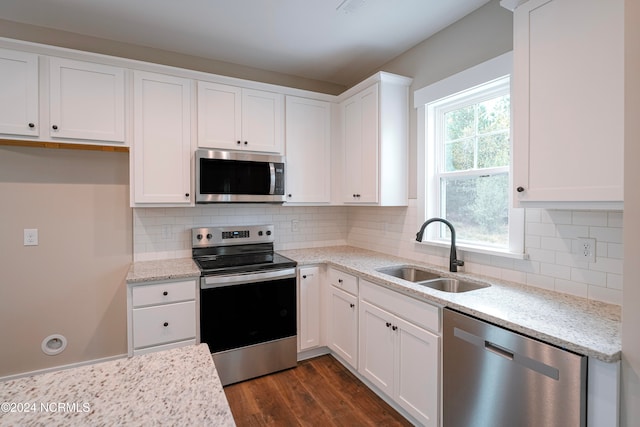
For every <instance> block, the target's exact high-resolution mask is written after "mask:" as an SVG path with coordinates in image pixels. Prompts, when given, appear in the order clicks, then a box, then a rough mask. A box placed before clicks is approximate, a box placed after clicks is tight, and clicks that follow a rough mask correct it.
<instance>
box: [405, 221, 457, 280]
mask: <svg viewBox="0 0 640 427" xmlns="http://www.w3.org/2000/svg"><path fill="white" fill-rule="evenodd" d="M432 222H441V223H443V224H444V225H446V226H447V227H449V230H450V231H451V253H450V254H449V271H451V272H453V273H455V272H457V271H458V266H463V265H464V261H462V260H459V259H457V257H458V256H457V254H456V230H455V229H454V228H453V224H451V223H450V222H449V221H447V220H446V219H443V218H431V219H428V220H426V221H425V223H424V224H422V227H420V231H418V234H416V241H417V242H422V238H423V237H424V229H425V228H427V225H429V224H431V223H432Z"/></svg>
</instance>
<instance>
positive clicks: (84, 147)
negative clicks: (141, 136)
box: [0, 139, 129, 153]
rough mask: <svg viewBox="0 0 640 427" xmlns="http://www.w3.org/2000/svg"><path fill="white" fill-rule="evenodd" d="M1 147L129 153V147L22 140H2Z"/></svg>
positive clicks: (0, 141) (0, 140)
mask: <svg viewBox="0 0 640 427" xmlns="http://www.w3.org/2000/svg"><path fill="white" fill-rule="evenodd" d="M0 145H8V146H14V147H38V148H55V149H64V150H90V151H109V152H117V153H128V152H129V147H120V146H114V145H91V144H69V143H64V142H50V141H25V140H20V139H0Z"/></svg>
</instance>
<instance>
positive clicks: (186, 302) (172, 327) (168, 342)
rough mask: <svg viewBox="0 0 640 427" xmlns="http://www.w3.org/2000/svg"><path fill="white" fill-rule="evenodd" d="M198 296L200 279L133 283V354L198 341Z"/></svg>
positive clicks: (129, 300) (130, 287)
mask: <svg viewBox="0 0 640 427" xmlns="http://www.w3.org/2000/svg"><path fill="white" fill-rule="evenodd" d="M198 295H199V293H198V281H197V280H196V279H182V280H167V281H160V282H142V283H129V284H128V285H127V329H128V334H127V335H128V348H129V357H131V356H134V355H137V354H144V353H149V352H153V351H160V350H167V349H170V348H175V347H181V346H184V345H192V344H196V342H197V341H198V339H197V338H196V337H197V336H198V335H199V334H198V316H197V313H199V310H198V304H199V297H198Z"/></svg>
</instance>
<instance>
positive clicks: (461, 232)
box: [414, 54, 524, 258]
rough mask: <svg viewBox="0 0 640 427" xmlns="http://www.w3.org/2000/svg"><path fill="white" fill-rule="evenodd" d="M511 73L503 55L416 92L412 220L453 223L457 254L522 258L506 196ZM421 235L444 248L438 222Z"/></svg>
mask: <svg viewBox="0 0 640 427" xmlns="http://www.w3.org/2000/svg"><path fill="white" fill-rule="evenodd" d="M510 74H511V54H506V55H503V56H501V57H498V58H496V59H494V60H491V61H487V62H486V63H483V64H480V65H479V66H477V67H474V68H471V69H469V70H466V71H463V72H462V73H459V74H456V75H454V76H452V77H449V78H447V79H445V80H442V81H440V82H437V83H435V84H434V85H431V86H428V87H426V88H423V89H420V90H418V91H416V93H415V97H414V98H415V100H416V108H418V117H419V122H420V123H419V126H420V127H421V128H422V129H421V131H419V132H418V133H419V135H418V138H419V141H420V140H421V142H422V143H421V144H419V145H420V148H421V149H420V151H421V153H419V157H420V158H421V160H422V161H421V162H419V171H418V176H420V177H423V178H424V182H422V183H421V185H419V186H418V187H419V188H418V191H419V195H420V196H419V202H420V203H419V206H420V208H419V214H418V218H419V220H426V219H428V218H433V217H440V218H445V219H447V220H449V221H450V222H452V223H453V224H454V226H455V228H456V238H457V244H458V247H459V248H460V249H462V250H468V251H469V250H470V251H474V252H484V253H490V254H496V255H506V256H511V257H517V258H520V257H522V253H523V243H524V218H523V212H522V209H513V208H511V206H512V200H511V191H510V189H511V188H512V187H511V152H512V150H511V133H510V127H511V105H510V81H511V77H510ZM419 103H421V104H419ZM419 222H420V221H419ZM426 233H427V234H426V239H425V241H426V242H427V243H428V244H436V245H446V246H448V245H449V242H450V239H451V236H450V233H449V229H448V228H447V227H445V226H444V224H441V226H440V227H437V226H431V227H429V228H427V230H426Z"/></svg>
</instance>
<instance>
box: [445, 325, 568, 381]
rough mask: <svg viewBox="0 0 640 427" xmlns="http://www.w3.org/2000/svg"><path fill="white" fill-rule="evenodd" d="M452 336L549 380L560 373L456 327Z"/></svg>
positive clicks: (537, 361) (557, 376) (553, 368)
mask: <svg viewBox="0 0 640 427" xmlns="http://www.w3.org/2000/svg"><path fill="white" fill-rule="evenodd" d="M453 335H454V336H455V337H456V338H460V339H461V340H463V341H466V342H468V343H469V344H473V345H475V346H476V347H480V348H484V349H485V350H487V351H490V352H492V353H494V354H496V355H498V356H501V357H503V358H505V359H508V360H510V361H512V362H514V363H517V364H518V365H520V366H522V367H523V368H526V369H531V370H533V371H536V372H538V373H539V374H542V375H545V376H547V377H549V378H551V379H554V380H558V378H559V376H560V371H559V370H558V368H556V367H554V366H549V365H547V364H546V363H544V362H542V361H540V360H535V359H533V358H531V357H529V356H527V355H524V354H519V353H517V352H515V351H514V352H512V351H511V350H508V349H507V348H506V347H501V346H499V345H497V344H494V343H492V342H490V341H487V340H485V339H484V337H480V336H478V335H475V334H472V333H471V332H467V331H465V330H463V329H460V328H458V327H455V328H453Z"/></svg>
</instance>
